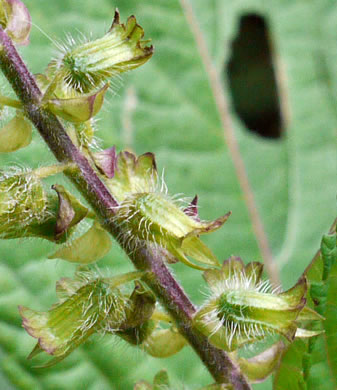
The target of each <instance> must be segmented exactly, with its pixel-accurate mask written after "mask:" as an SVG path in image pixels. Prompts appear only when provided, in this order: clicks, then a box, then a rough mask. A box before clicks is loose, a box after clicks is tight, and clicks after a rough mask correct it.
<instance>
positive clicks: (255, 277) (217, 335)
mask: <svg viewBox="0 0 337 390" xmlns="http://www.w3.org/2000/svg"><path fill="white" fill-rule="evenodd" d="M261 273H262V265H261V264H259V263H250V264H248V265H247V266H245V265H244V264H243V263H242V261H241V259H239V258H230V259H229V260H227V261H225V262H224V264H223V266H222V269H221V270H215V269H214V270H207V271H206V272H205V273H204V277H205V279H206V281H207V282H208V283H209V285H210V288H211V290H212V292H213V294H214V295H213V296H212V298H210V300H209V301H208V302H207V303H206V304H205V305H204V306H203V307H202V308H201V309H200V310H199V311H198V313H197V314H196V316H195V319H194V322H195V324H196V326H197V327H198V328H199V330H201V331H202V332H203V333H204V334H206V335H207V336H209V340H210V341H211V342H212V343H213V344H214V345H216V346H217V347H219V348H222V349H225V350H227V351H234V350H236V349H238V348H239V347H241V346H242V345H244V344H246V343H252V342H254V341H257V340H261V339H263V338H265V337H266V336H267V335H268V334H277V333H278V334H281V335H282V336H284V337H285V338H286V339H288V340H289V341H292V340H293V339H294V337H295V335H296V336H297V337H311V336H314V335H317V332H310V331H307V330H303V329H298V321H299V320H303V318H305V319H306V320H318V319H320V316H319V315H318V314H317V313H315V312H314V311H312V310H309V309H306V307H305V304H306V299H305V295H306V292H307V281H306V279H305V278H304V277H302V278H301V279H300V280H299V281H298V283H297V284H296V285H295V286H294V287H293V288H291V289H289V290H288V291H286V292H282V293H278V292H275V291H272V290H271V288H270V285H269V283H268V282H263V281H261ZM302 312H303V313H304V314H303V316H301V313H302ZM297 331H298V332H297Z"/></svg>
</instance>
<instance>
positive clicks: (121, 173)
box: [95, 149, 231, 270]
mask: <svg viewBox="0 0 337 390" xmlns="http://www.w3.org/2000/svg"><path fill="white" fill-rule="evenodd" d="M95 162H96V166H97V167H98V169H99V170H100V171H102V173H103V174H104V175H105V176H106V178H105V181H106V184H107V186H108V188H109V189H110V191H111V192H112V194H113V196H114V197H115V198H116V199H117V201H118V202H119V203H120V204H119V207H118V208H117V209H116V214H115V223H116V224H117V225H119V226H120V228H121V232H122V233H121V235H120V239H121V241H122V242H123V244H124V246H125V247H126V248H127V249H128V250H133V249H134V248H135V246H137V245H142V244H143V243H144V242H147V243H150V244H154V245H155V246H157V247H158V248H164V249H165V250H167V251H168V252H169V253H170V255H171V257H172V258H173V259H176V261H178V260H179V261H181V262H183V263H184V264H186V265H188V266H190V267H193V268H196V269H202V270H204V269H205V267H203V266H201V265H198V264H195V263H193V262H191V261H190V260H189V258H188V257H191V258H193V259H195V260H196V261H198V262H199V263H202V264H206V265H208V266H209V265H211V266H218V265H219V263H218V260H217V258H216V257H215V255H214V254H213V252H212V251H211V250H210V249H209V248H208V247H207V246H206V245H205V244H204V243H203V242H202V241H201V240H200V238H199V236H200V235H201V234H206V233H211V232H213V231H215V230H217V229H219V228H220V227H221V226H222V225H223V224H224V223H225V222H226V220H227V219H228V217H229V216H230V214H231V213H227V214H226V215H224V216H223V217H220V218H218V219H216V220H214V221H210V222H207V221H201V220H200V219H199V217H198V215H193V214H191V210H189V209H187V210H186V209H184V208H183V207H182V206H180V204H179V200H174V199H173V198H171V197H170V196H169V195H168V194H167V188H166V185H165V183H164V182H162V183H161V184H160V183H159V179H158V174H157V169H156V163H155V159H154V155H153V154H151V153H146V154H143V155H141V156H139V157H138V158H137V157H136V156H135V155H133V154H132V153H130V152H121V153H119V154H118V155H117V156H116V154H115V150H114V149H108V150H107V151H105V152H102V153H100V154H98V155H97V156H95ZM172 262H174V260H173V261H172Z"/></svg>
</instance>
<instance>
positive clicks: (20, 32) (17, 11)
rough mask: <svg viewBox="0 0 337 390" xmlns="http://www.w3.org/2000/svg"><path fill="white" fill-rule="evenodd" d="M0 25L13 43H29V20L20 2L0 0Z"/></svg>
mask: <svg viewBox="0 0 337 390" xmlns="http://www.w3.org/2000/svg"><path fill="white" fill-rule="evenodd" d="M0 25H1V26H2V27H3V28H4V29H5V31H6V33H7V34H8V35H9V36H10V37H11V38H12V40H13V41H14V42H15V43H17V44H20V45H27V44H28V43H29V38H28V37H29V33H30V28H31V19H30V14H29V12H28V10H27V8H26V6H25V5H24V4H23V2H22V1H20V0H0Z"/></svg>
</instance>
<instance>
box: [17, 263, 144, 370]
mask: <svg viewBox="0 0 337 390" xmlns="http://www.w3.org/2000/svg"><path fill="white" fill-rule="evenodd" d="M139 276H140V275H139V273H137V272H134V273H130V275H128V274H126V276H125V275H121V276H120V277H114V278H102V277H98V276H97V275H95V274H93V273H92V272H90V270H88V269H87V268H82V269H79V271H78V272H77V273H76V276H75V278H74V279H69V278H63V279H61V280H60V281H59V282H58V283H57V286H56V292H57V294H58V297H59V302H58V303H57V304H55V305H53V306H52V308H51V309H50V310H49V311H47V312H38V311H35V310H32V309H28V308H26V307H22V306H21V307H20V308H19V310H20V314H21V317H22V320H23V327H24V328H25V329H26V331H27V332H28V333H29V334H30V335H31V336H32V337H35V338H37V339H38V343H37V345H36V347H35V348H34V349H33V351H32V353H31V354H30V356H29V358H32V357H34V356H35V355H37V354H38V353H40V352H42V351H45V352H46V353H48V354H49V355H52V356H54V358H53V359H52V360H51V361H49V363H47V364H46V365H45V367H47V366H51V365H53V364H56V363H58V362H60V361H61V360H63V359H64V358H65V357H66V356H68V355H69V354H70V353H71V352H72V351H74V350H75V349H76V348H77V347H78V346H80V345H81V344H82V343H84V342H85V341H86V340H88V338H89V337H90V336H91V335H93V334H94V333H103V334H104V333H107V332H108V333H114V332H117V331H118V330H119V329H120V328H123V327H125V326H126V325H125V324H126V321H128V319H129V318H130V309H129V307H130V304H132V300H131V301H130V299H129V298H128V297H127V296H126V295H124V294H122V292H121V290H120V289H119V287H118V286H119V285H120V283H125V282H128V281H131V280H134V279H137V278H139ZM138 310H139V308H138ZM132 325H133V324H131V325H130V326H132Z"/></svg>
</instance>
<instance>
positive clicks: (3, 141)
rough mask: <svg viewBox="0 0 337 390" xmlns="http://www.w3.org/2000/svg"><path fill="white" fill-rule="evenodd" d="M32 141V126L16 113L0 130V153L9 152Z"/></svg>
mask: <svg viewBox="0 0 337 390" xmlns="http://www.w3.org/2000/svg"><path fill="white" fill-rule="evenodd" d="M31 141H32V126H31V124H30V123H29V122H28V121H27V120H26V119H25V118H24V117H23V116H21V115H16V116H15V117H14V118H13V119H12V120H11V121H10V122H8V123H7V124H6V125H5V126H4V127H3V128H2V129H1V130H0V153H10V152H15V151H16V150H19V149H22V148H24V147H25V146H28V145H29V144H30V143H31Z"/></svg>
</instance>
